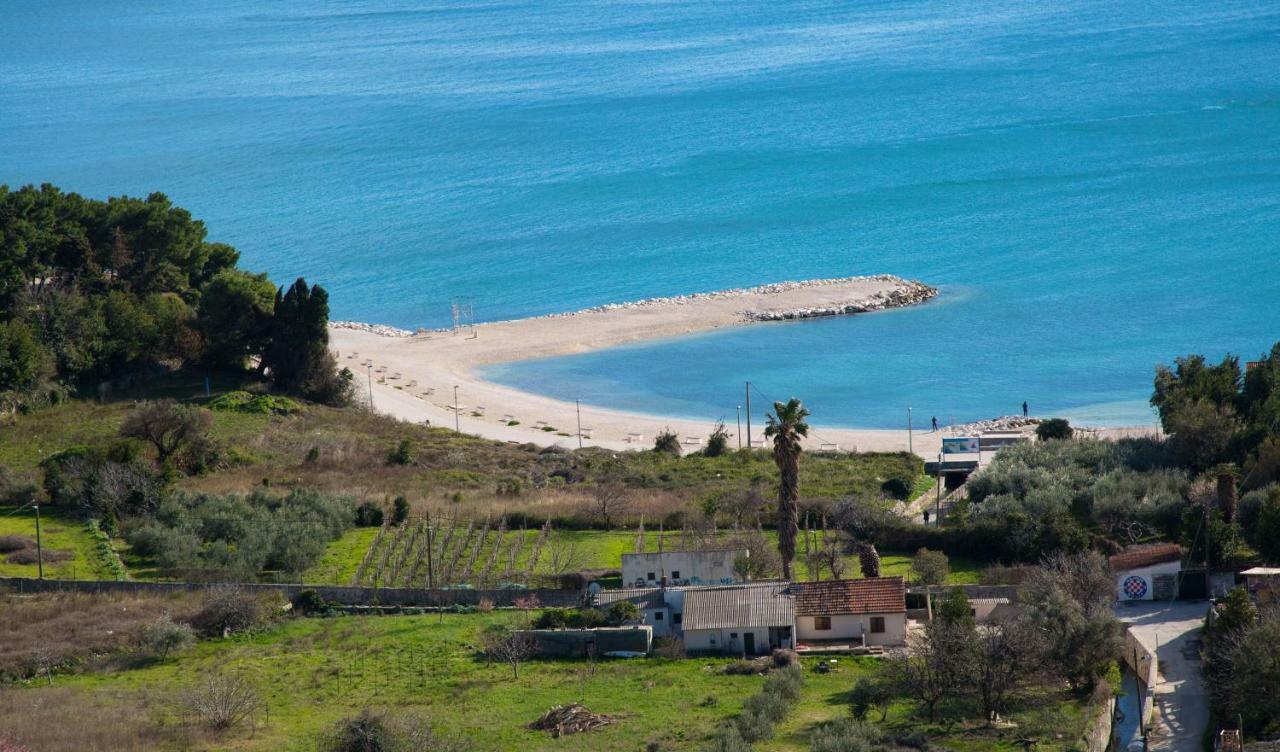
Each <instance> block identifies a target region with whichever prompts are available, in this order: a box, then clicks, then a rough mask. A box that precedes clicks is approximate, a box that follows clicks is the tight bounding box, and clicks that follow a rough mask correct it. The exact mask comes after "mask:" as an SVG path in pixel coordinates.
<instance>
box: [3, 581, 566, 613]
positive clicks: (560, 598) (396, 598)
mask: <svg viewBox="0 0 1280 752" xmlns="http://www.w3.org/2000/svg"><path fill="white" fill-rule="evenodd" d="M236 585H237V587H242V588H245V589H248V590H259V591H262V592H276V593H280V594H281V595H282V596H284V597H285V598H290V599H292V598H293V596H294V595H296V594H297V593H298V591H300V590H314V591H316V593H318V594H319V595H320V597H321V598H324V599H325V600H326V601H333V602H335V603H341V604H343V605H344V606H419V607H448V606H477V605H479V604H480V602H481V601H482V600H484V601H488V602H490V603H492V604H493V605H495V606H514V605H515V602H516V601H517V600H522V599H528V598H537V599H538V604H539V605H540V606H560V607H569V606H577V605H579V603H581V601H582V593H581V592H580V591H578V590H553V589H550V588H528V589H520V588H509V589H503V590H466V589H462V590H426V589H420V588H369V587H343V586H339V585H304V584H269V583H258V582H253V583H236ZM217 586H218V585H217V584H204V583H193V582H134V581H131V582H116V581H113V580H101V581H99V580H37V579H32V578H29V577H0V587H8V588H10V589H12V590H15V591H17V592H19V593H57V592H73V593H179V592H192V591H196V590H204V589H207V588H210V587H217Z"/></svg>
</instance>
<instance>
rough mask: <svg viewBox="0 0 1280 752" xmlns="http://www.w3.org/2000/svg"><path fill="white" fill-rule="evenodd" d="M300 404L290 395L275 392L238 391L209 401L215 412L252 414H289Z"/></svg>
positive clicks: (295, 410)
mask: <svg viewBox="0 0 1280 752" xmlns="http://www.w3.org/2000/svg"><path fill="white" fill-rule="evenodd" d="M299 407H300V405H299V404H298V403H297V401H295V400H292V399H289V398H288V397H281V396H279V395H274V394H250V393H249V392H244V391H236V392H227V393H226V394H221V395H218V396H217V397H214V398H213V399H212V400H210V402H209V409H210V410H213V411H214V412H235V413H249V414H252V415H288V414H290V413H293V412H297V410H298V408H299Z"/></svg>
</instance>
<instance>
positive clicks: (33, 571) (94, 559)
mask: <svg viewBox="0 0 1280 752" xmlns="http://www.w3.org/2000/svg"><path fill="white" fill-rule="evenodd" d="M41 523H42V524H41V526H40V532H41V542H42V543H43V544H44V553H45V563H44V576H45V577H50V578H58V579H77V578H78V579H86V580H99V579H111V580H113V579H115V574H114V573H113V572H112V570H111V568H110V567H109V565H108V564H107V562H106V560H105V558H104V556H103V555H102V553H100V552H99V550H98V543H97V541H95V540H94V537H93V534H92V533H91V532H90V531H89V529H88V527H87V525H86V524H85V522H84V521H83V520H77V519H73V518H69V517H66V516H64V515H62V514H60V513H59V512H58V511H57V510H56V509H52V508H49V507H44V508H42V509H41ZM9 536H16V537H17V538H19V539H21V542H23V543H25V544H26V546H25V550H26V551H34V550H35V540H36V516H35V512H34V511H33V510H32V509H31V508H30V507H28V508H25V509H22V508H20V507H14V506H0V540H6V541H13V538H10V537H9ZM11 545H12V544H11ZM9 547H11V546H5V548H9ZM19 553H20V552H18V551H6V552H2V553H0V577H35V576H36V575H37V574H38V573H39V565H38V564H37V563H35V562H29V563H17V562H19V561H26V560H27V559H29V558H30V556H25V557H19V556H17V554H19Z"/></svg>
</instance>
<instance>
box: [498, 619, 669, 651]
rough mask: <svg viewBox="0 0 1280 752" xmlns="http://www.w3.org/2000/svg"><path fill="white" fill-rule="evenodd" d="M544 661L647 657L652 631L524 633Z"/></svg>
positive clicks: (609, 629) (606, 629)
mask: <svg viewBox="0 0 1280 752" xmlns="http://www.w3.org/2000/svg"><path fill="white" fill-rule="evenodd" d="M520 634H522V635H525V636H527V637H529V638H530V639H531V640H533V642H534V644H535V645H536V646H537V650H538V655H539V656H540V657H543V658H587V657H590V656H591V655H592V654H593V653H594V655H595V656H596V657H601V656H604V655H607V654H609V653H612V652H615V651H616V652H627V653H640V654H642V655H648V654H649V652H650V651H651V650H652V649H653V627H650V626H649V625H647V624H643V625H639V626H634V627H599V628H596V629H527V630H523V631H521V632H520Z"/></svg>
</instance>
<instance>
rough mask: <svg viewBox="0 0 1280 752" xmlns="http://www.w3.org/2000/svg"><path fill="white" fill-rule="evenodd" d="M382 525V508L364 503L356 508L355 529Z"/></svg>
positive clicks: (368, 502) (370, 502) (367, 502)
mask: <svg viewBox="0 0 1280 752" xmlns="http://www.w3.org/2000/svg"><path fill="white" fill-rule="evenodd" d="M380 525H382V507H381V506H379V505H377V504H375V503H373V502H372V501H366V502H363V503H361V504H360V506H358V507H356V527H378V526H380Z"/></svg>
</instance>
